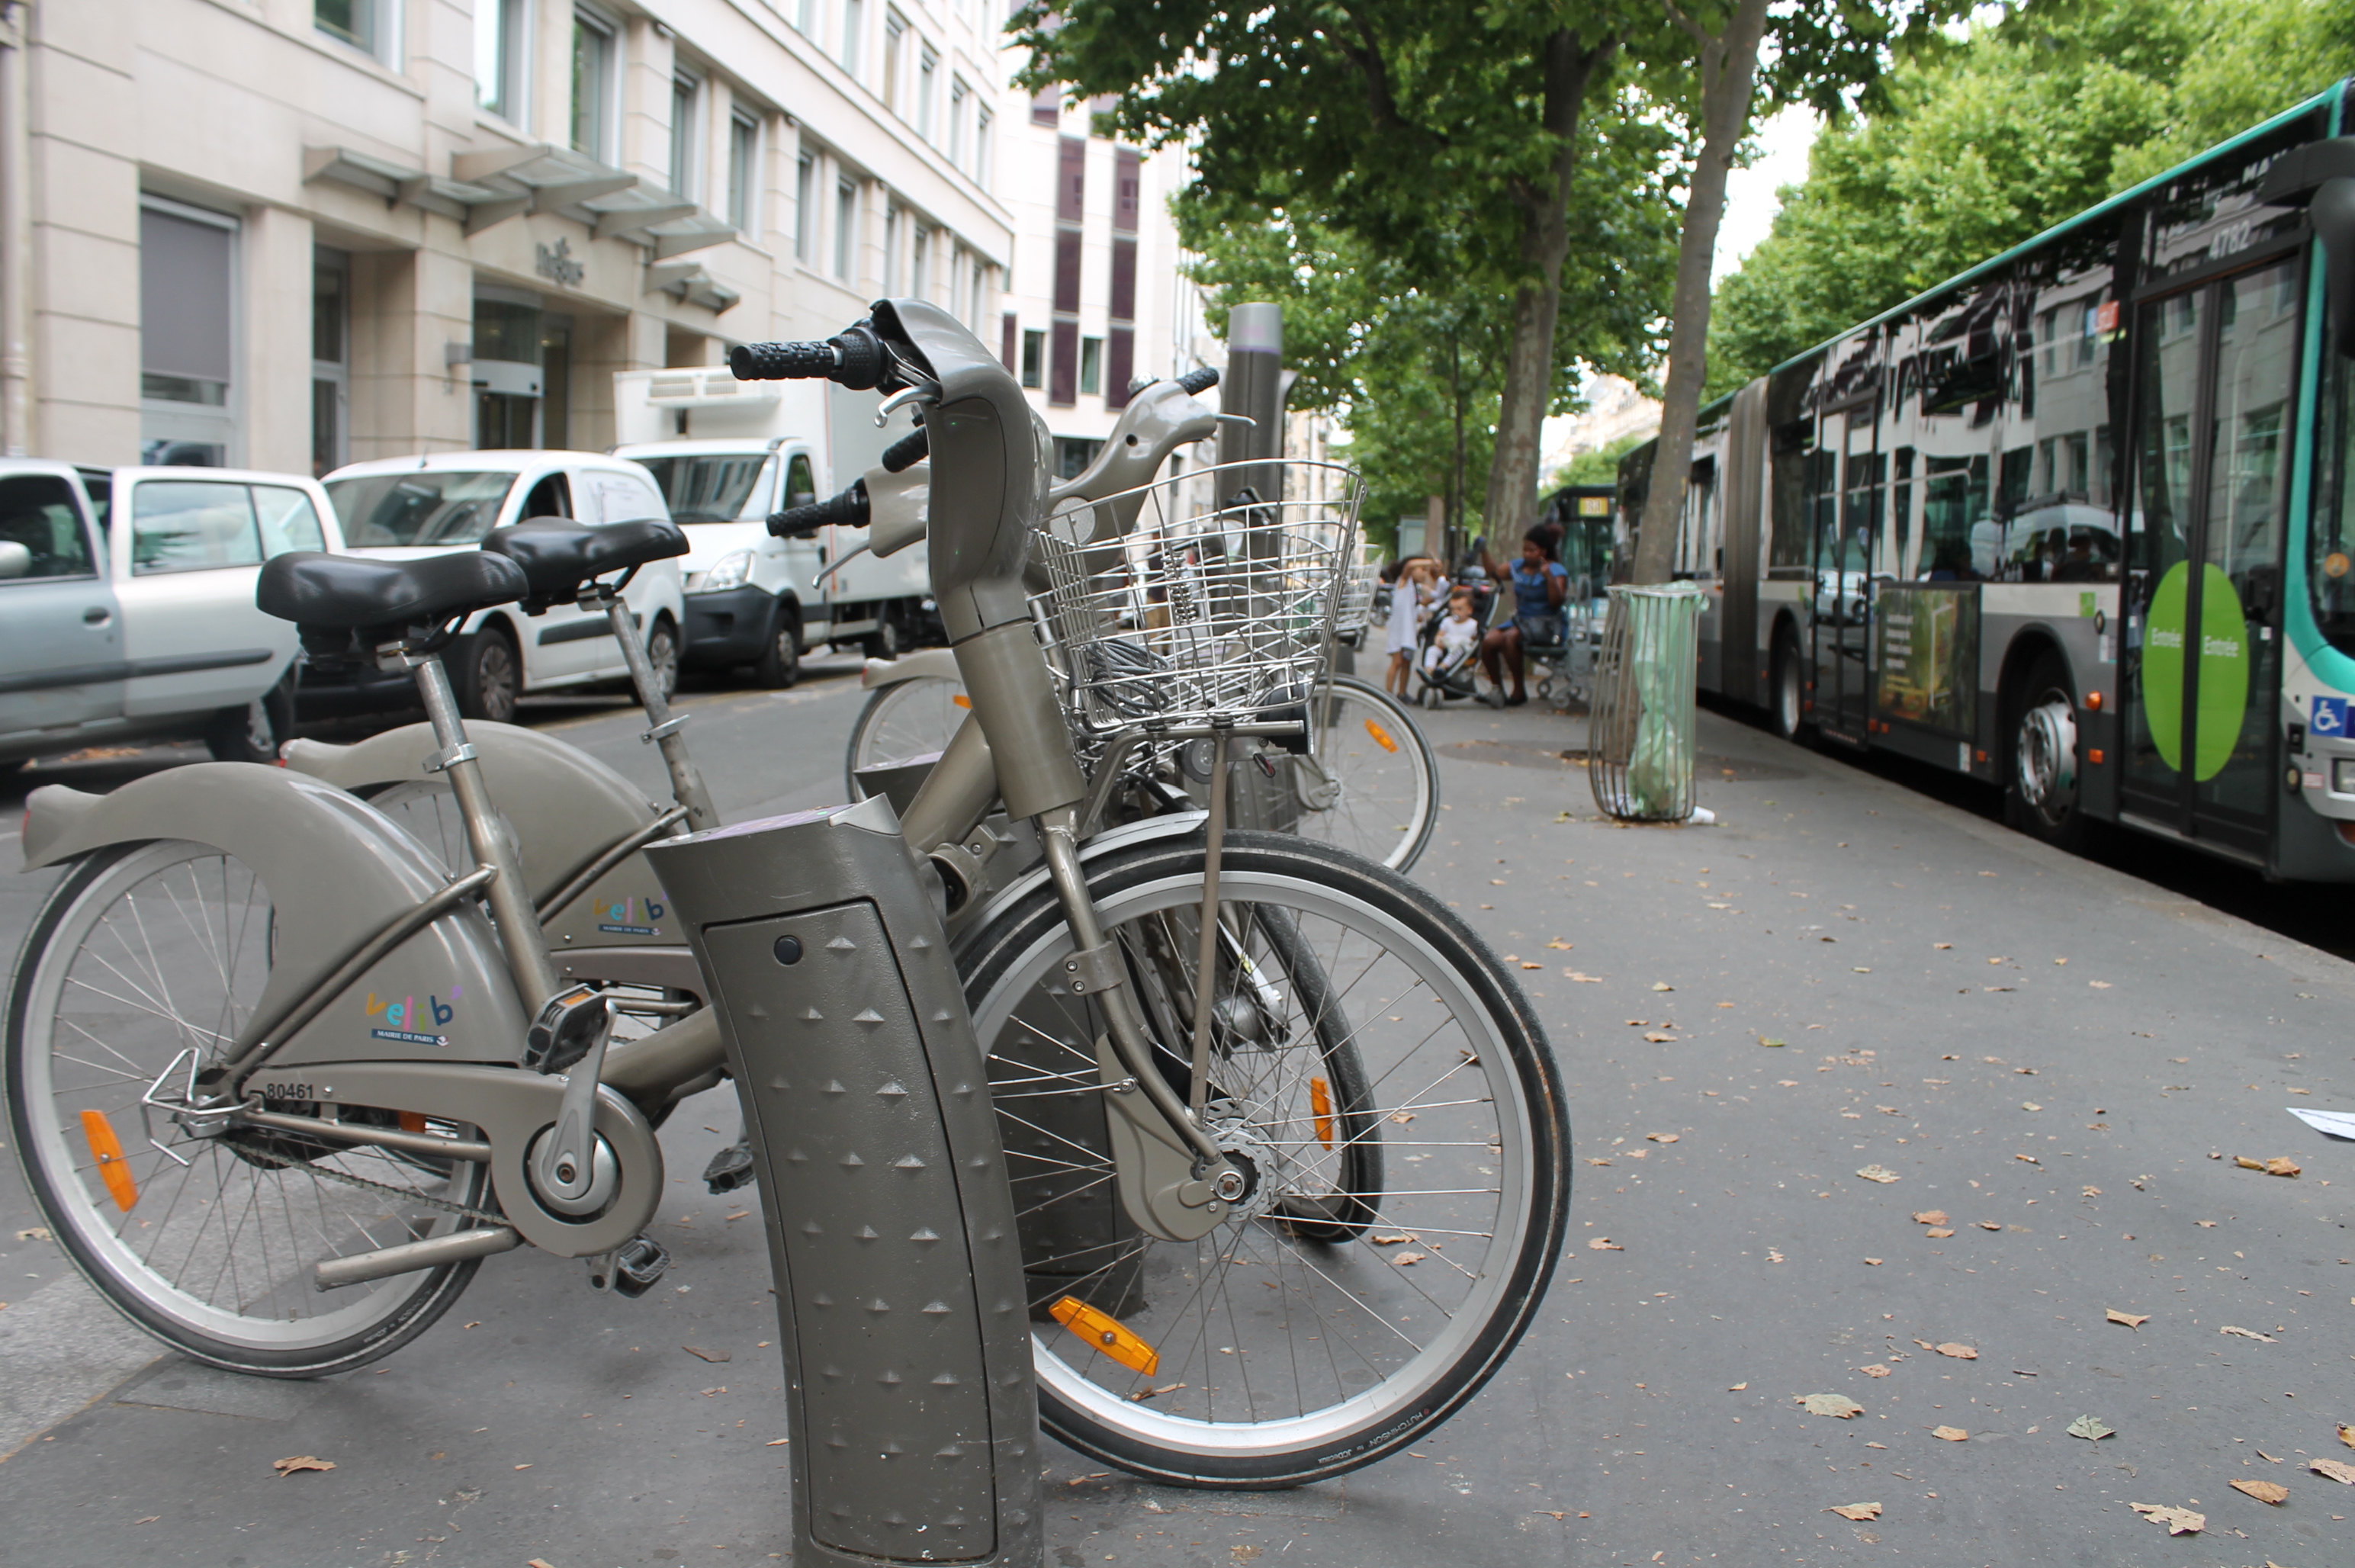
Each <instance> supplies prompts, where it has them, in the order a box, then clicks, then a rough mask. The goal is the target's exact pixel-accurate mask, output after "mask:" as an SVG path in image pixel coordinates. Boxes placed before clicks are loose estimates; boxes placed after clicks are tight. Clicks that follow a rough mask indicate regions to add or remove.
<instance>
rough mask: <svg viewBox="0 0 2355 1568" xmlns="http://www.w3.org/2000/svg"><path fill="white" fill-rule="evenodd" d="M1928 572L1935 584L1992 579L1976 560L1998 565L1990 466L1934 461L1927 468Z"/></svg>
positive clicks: (1965, 460) (1982, 456)
mask: <svg viewBox="0 0 2355 1568" xmlns="http://www.w3.org/2000/svg"><path fill="white" fill-rule="evenodd" d="M1922 488H1923V498H1922V568H1921V571H1920V573H1919V575H1920V576H1922V577H1923V578H1925V579H1927V580H1929V581H1933V582H1976V581H1978V580H1979V579H1980V578H1982V577H1985V576H1986V575H1987V572H1985V571H1980V570H1979V567H1978V565H1977V562H1976V560H1975V557H1977V556H1978V555H1980V554H1981V553H1982V552H1983V553H1984V554H1985V556H1986V559H1987V564H1988V565H1990V566H1992V565H1993V563H1994V554H1995V552H1994V549H1993V548H1992V547H1991V546H1990V545H1988V544H1987V540H1986V538H1985V536H1986V535H1987V530H1989V529H1993V528H1995V527H1996V525H1995V523H1994V522H1993V520H1992V519H1991V518H1990V517H1988V515H1987V454H1986V453H1978V454H1977V455H1976V456H1971V457H1940V456H1936V455H1928V456H1927V459H1926V461H1925V462H1924V463H1923V486H1922Z"/></svg>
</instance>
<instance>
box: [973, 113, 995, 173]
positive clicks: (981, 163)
mask: <svg viewBox="0 0 2355 1568" xmlns="http://www.w3.org/2000/svg"><path fill="white" fill-rule="evenodd" d="M993 140H994V139H993V138H992V136H991V134H990V113H989V108H988V106H987V105H986V104H985V105H983V106H982V108H981V109H980V110H979V111H978V112H976V113H975V117H974V125H973V183H974V184H975V185H977V186H979V187H981V188H982V189H984V190H987V189H988V188H989V161H990V155H991V153H993V152H994V151H996V148H995V147H994V146H993V145H992V142H993Z"/></svg>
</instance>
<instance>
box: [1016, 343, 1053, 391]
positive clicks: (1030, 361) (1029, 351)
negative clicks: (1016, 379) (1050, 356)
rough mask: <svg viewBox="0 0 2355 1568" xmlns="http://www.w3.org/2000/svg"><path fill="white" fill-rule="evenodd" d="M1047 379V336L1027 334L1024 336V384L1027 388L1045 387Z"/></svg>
mask: <svg viewBox="0 0 2355 1568" xmlns="http://www.w3.org/2000/svg"><path fill="white" fill-rule="evenodd" d="M1046 379H1047V335H1046V334H1045V333H1043V332H1026V333H1024V334H1023V335H1022V384H1023V385H1024V386H1026V387H1037V386H1040V385H1043V384H1044V383H1045V381H1046Z"/></svg>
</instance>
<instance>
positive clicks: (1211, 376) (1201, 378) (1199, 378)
mask: <svg viewBox="0 0 2355 1568" xmlns="http://www.w3.org/2000/svg"><path fill="white" fill-rule="evenodd" d="M1218 384H1219V371H1218V368H1217V367H1216V366H1214V365H1205V366H1203V367H1202V368H1200V369H1199V370H1188V371H1187V372H1186V373H1185V374H1184V375H1182V376H1180V377H1178V378H1177V385H1178V386H1180V387H1182V388H1184V389H1186V393H1187V395H1188V397H1195V398H1199V397H1200V396H1201V395H1202V394H1203V393H1205V392H1207V391H1209V389H1211V388H1213V387H1215V386H1217V385H1218Z"/></svg>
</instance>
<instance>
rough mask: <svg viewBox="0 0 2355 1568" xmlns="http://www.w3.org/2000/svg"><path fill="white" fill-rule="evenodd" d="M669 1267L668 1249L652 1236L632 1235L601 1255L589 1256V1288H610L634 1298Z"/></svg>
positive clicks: (660, 1276)
mask: <svg viewBox="0 0 2355 1568" xmlns="http://www.w3.org/2000/svg"><path fill="white" fill-rule="evenodd" d="M669 1267H670V1253H667V1252H665V1251H664V1250H663V1245H662V1243H660V1242H657V1241H655V1239H654V1238H653V1237H651V1236H634V1237H632V1238H631V1239H630V1240H628V1241H626V1242H624V1243H622V1244H621V1245H620V1246H618V1247H615V1248H614V1249H613V1251H612V1252H610V1253H605V1254H604V1255H603V1256H602V1257H595V1258H591V1259H590V1260H589V1284H590V1287H591V1289H595V1290H610V1291H612V1292H613V1294H614V1295H616V1296H628V1297H629V1298H630V1299H631V1300H633V1301H634V1300H636V1299H637V1298H638V1297H639V1296H644V1295H645V1293H646V1292H647V1291H649V1290H652V1289H653V1288H654V1285H655V1281H656V1280H658V1279H660V1278H662V1276H663V1271H665V1270H666V1269H667V1268H669Z"/></svg>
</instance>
